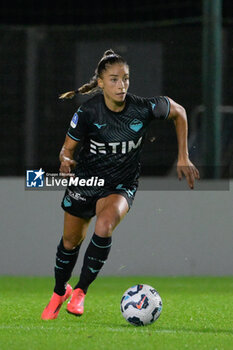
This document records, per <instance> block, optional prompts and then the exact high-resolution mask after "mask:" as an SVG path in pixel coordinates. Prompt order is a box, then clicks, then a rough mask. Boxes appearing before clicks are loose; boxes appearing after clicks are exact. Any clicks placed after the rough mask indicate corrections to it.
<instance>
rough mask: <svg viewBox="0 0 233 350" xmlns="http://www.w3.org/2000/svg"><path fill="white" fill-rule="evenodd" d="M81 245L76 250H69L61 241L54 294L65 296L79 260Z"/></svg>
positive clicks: (58, 250) (57, 258)
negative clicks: (67, 284) (67, 285)
mask: <svg viewBox="0 0 233 350" xmlns="http://www.w3.org/2000/svg"><path fill="white" fill-rule="evenodd" d="M79 248H80V245H79V246H77V247H76V248H75V249H72V250H67V249H65V248H64V246H63V240H62V239H61V241H60V243H59V245H58V247H57V254H56V265H55V268H54V271H55V281H56V283H55V288H54V292H55V293H57V294H58V295H64V294H65V291H66V283H67V282H68V281H69V279H70V277H71V273H72V271H73V268H74V265H75V263H76V261H77V258H78V253H79Z"/></svg>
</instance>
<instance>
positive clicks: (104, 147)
mask: <svg viewBox="0 0 233 350" xmlns="http://www.w3.org/2000/svg"><path fill="white" fill-rule="evenodd" d="M169 111H170V103H169V100H168V98H167V97H163V96H159V97H153V98H143V97H138V96H135V95H132V94H127V95H126V104H125V108H124V109H123V110H122V111H121V112H113V111H111V110H110V109H108V107H107V106H106V104H105V101H104V96H103V95H102V94H101V93H100V94H97V95H95V96H93V97H92V98H90V99H89V100H88V101H86V102H85V103H83V104H82V105H81V106H80V107H79V109H78V110H77V112H76V113H75V114H74V116H73V118H72V120H71V123H70V127H69V129H68V132H67V134H68V136H69V137H71V138H72V139H73V140H75V141H81V142H82V147H81V149H80V152H79V154H78V158H77V167H76V169H75V174H76V176H77V177H79V178H85V179H87V178H91V177H98V178H101V179H104V186H105V188H109V189H113V188H115V187H116V186H117V185H119V184H123V185H124V186H127V185H132V184H137V181H138V177H139V174H140V153H141V150H142V145H143V141H144V139H145V136H146V132H147V130H148V126H149V123H150V122H151V121H152V120H153V119H160V120H164V119H166V118H167V117H168V115H169ZM80 190H82V188H80ZM81 192H82V193H85V194H86V195H88V194H89V195H91V194H94V193H95V191H94V192H93V191H92V192H91V189H89V190H88V189H84V188H83V190H82V191H81Z"/></svg>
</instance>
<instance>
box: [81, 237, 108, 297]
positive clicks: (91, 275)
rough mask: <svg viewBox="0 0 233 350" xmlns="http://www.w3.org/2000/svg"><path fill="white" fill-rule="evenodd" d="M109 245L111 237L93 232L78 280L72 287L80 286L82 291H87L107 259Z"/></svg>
mask: <svg viewBox="0 0 233 350" xmlns="http://www.w3.org/2000/svg"><path fill="white" fill-rule="evenodd" d="M111 245H112V237H106V238H103V237H100V236H97V235H96V234H95V233H94V234H93V236H92V240H91V242H90V244H89V246H88V247H87V250H86V253H85V256H84V262H83V267H82V271H81V275H80V279H79V282H78V284H77V285H76V286H75V287H74V289H76V288H81V289H82V290H83V291H84V293H86V292H87V289H88V287H89V285H90V284H91V283H92V282H93V281H94V280H95V279H96V277H97V275H98V273H99V271H100V270H101V268H102V267H103V265H104V263H105V261H106V260H107V258H108V254H109V252H110V249H111Z"/></svg>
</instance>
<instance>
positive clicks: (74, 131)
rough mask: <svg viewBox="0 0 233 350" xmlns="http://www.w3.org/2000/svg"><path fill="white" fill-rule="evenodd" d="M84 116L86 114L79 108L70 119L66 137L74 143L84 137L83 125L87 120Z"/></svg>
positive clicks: (84, 126)
mask: <svg viewBox="0 0 233 350" xmlns="http://www.w3.org/2000/svg"><path fill="white" fill-rule="evenodd" d="M86 114H87V113H86V112H85V110H84V108H83V107H82V106H81V107H79V109H78V110H77V111H76V112H75V113H74V115H73V117H72V119H71V122H70V126H69V128H68V131H67V135H68V136H69V137H71V138H72V139H73V140H75V141H80V140H81V139H82V138H83V136H84V135H85V129H86V125H85V124H86V120H87V115H86Z"/></svg>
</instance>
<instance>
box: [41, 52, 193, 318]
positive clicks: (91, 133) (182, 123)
mask: <svg viewBox="0 0 233 350" xmlns="http://www.w3.org/2000/svg"><path fill="white" fill-rule="evenodd" d="M128 87H129V66H128V64H127V63H126V61H125V60H124V59H123V58H122V57H121V56H119V55H118V54H116V53H115V52H114V51H112V50H108V51H106V52H105V53H104V55H103V57H102V58H101V60H100V61H99V63H98V66H97V68H96V71H95V75H94V77H93V78H92V79H91V81H90V83H88V84H85V85H83V86H81V87H80V88H79V89H78V90H76V91H70V92H67V93H65V94H63V95H61V96H60V98H72V97H73V96H74V95H75V93H81V94H87V93H88V94H89V93H93V92H96V94H95V95H94V96H93V97H92V98H90V99H89V100H88V101H87V102H85V103H83V104H82V105H81V107H80V108H79V109H78V110H77V112H76V113H75V114H74V116H73V118H72V120H71V123H70V127H69V129H68V132H67V135H66V138H65V142H64V145H63V146H62V149H61V152H60V162H61V165H60V172H61V173H63V174H65V175H69V174H70V173H71V172H72V171H74V172H75V177H76V179H78V180H79V181H80V182H79V183H74V184H73V185H70V186H68V187H67V189H66V192H65V195H64V198H63V201H62V208H63V209H64V211H65V214H64V232H63V237H62V239H61V241H60V243H59V245H58V247H57V254H56V265H55V288H54V292H53V295H52V297H51V299H50V302H49V304H48V305H47V306H46V308H45V309H44V311H43V313H42V316H41V317H42V319H44V320H48V319H55V318H57V316H58V313H59V311H60V308H61V306H62V304H63V302H64V301H65V300H67V299H68V298H69V297H70V296H71V300H70V301H69V303H68V304H67V311H68V312H69V313H71V314H74V315H79V316H80V315H82V314H83V312H84V299H85V295H86V293H87V290H88V287H89V285H90V284H91V283H92V282H93V281H94V280H95V278H96V277H97V275H98V273H99V271H100V270H101V268H102V267H103V265H104V263H105V262H106V260H107V258H108V255H109V252H110V249H111V245H112V232H113V230H114V228H115V227H116V226H117V225H118V224H119V223H120V221H121V220H122V219H123V218H124V216H125V215H126V213H127V212H128V210H129V209H130V207H131V205H132V202H133V200H134V196H135V193H136V190H137V186H138V177H139V170H140V169H139V168H140V153H141V149H142V144H143V141H144V138H145V133H146V130H147V128H148V126H149V124H150V122H151V121H152V120H153V119H157V118H158V119H162V120H165V119H167V118H172V119H173V120H174V123H175V128H176V134H177V140H178V163H177V172H178V177H179V179H181V178H182V175H185V177H186V179H187V182H188V185H189V187H190V188H191V189H192V188H193V186H194V181H195V179H198V178H199V172H198V170H197V169H196V168H195V166H194V165H193V164H192V163H191V161H190V160H189V156H188V148H187V118H186V112H185V109H184V108H183V107H182V106H180V105H179V104H177V103H176V102H174V101H173V100H172V99H170V98H168V97H165V96H163V97H162V96H160V97H153V98H142V97H138V96H135V95H132V94H129V93H127V91H128ZM97 92H99V93H97ZM80 140H81V141H82V147H81V149H80V151H79V154H78V158H77V161H75V160H74V152H75V150H76V148H77V145H78V143H79V141H80ZM93 179H94V183H93ZM81 180H82V183H81ZM88 181H89V183H90V181H92V186H90V185H88ZM85 184H86V186H85ZM93 216H96V223H95V232H94V234H93V236H92V238H91V241H90V244H89V246H88V248H87V250H86V253H85V256H84V262H83V266H82V270H81V275H80V278H79V281H78V283H77V284H76V286H75V287H74V290H72V288H71V286H70V285H69V284H67V282H68V280H69V279H70V277H71V273H72V271H73V268H74V266H75V263H76V261H77V258H78V254H79V249H80V246H81V244H82V241H83V240H84V238H85V236H86V232H87V229H88V225H89V223H90V221H91V218H92V217H93Z"/></svg>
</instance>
